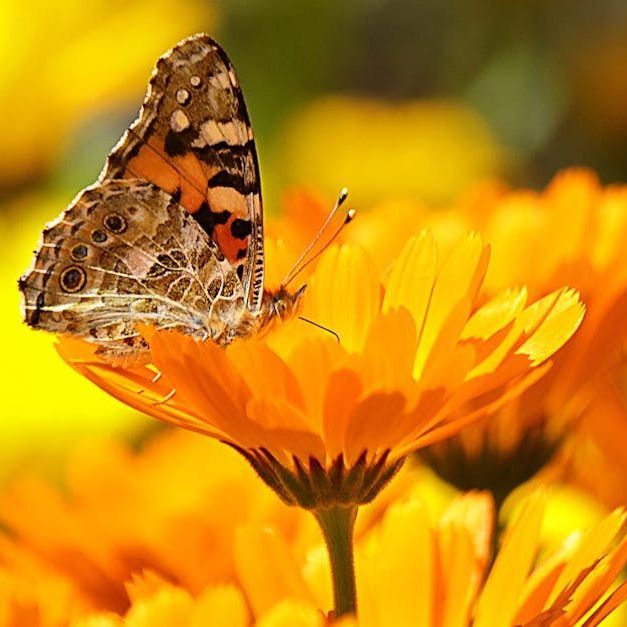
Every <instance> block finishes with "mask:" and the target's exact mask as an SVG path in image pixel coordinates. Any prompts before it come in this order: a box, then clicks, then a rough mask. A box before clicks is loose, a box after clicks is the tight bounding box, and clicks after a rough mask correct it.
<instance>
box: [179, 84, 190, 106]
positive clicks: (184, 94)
mask: <svg viewBox="0 0 627 627" xmlns="http://www.w3.org/2000/svg"><path fill="white" fill-rule="evenodd" d="M191 99H192V96H191V94H190V93H189V91H187V89H184V88H183V87H181V89H177V90H176V101H177V102H178V103H179V104H180V105H186V104H188V103H189V101H190V100H191Z"/></svg>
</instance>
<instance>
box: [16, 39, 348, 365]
mask: <svg viewBox="0 0 627 627" xmlns="http://www.w3.org/2000/svg"><path fill="white" fill-rule="evenodd" d="M339 204H341V203H336V206H339ZM19 287H20V290H21V291H22V294H23V312H24V319H25V321H26V323H27V324H29V325H30V326H32V327H36V328H40V329H44V330H47V331H51V332H54V333H69V334H72V335H75V336H78V337H80V338H83V339H84V340H87V341H89V342H93V343H95V344H97V345H98V352H99V353H100V354H101V355H103V356H105V357H108V358H109V359H111V360H120V359H124V358H139V359H141V358H142V357H145V356H146V355H147V353H148V345H147V344H146V341H145V340H144V338H143V337H142V335H141V334H140V333H139V332H138V330H137V323H138V322H141V323H148V324H152V325H154V326H155V327H157V328H159V329H175V330H178V331H181V332H183V333H186V334H189V335H192V336H194V337H196V338H199V339H203V340H206V339H210V340H213V341H214V342H216V343H218V344H221V345H226V344H229V343H230V342H232V341H233V340H234V339H236V338H238V337H247V336H252V335H255V334H258V333H261V332H262V331H264V330H265V329H267V328H269V327H270V326H271V325H272V324H273V323H274V322H275V321H278V320H284V319H286V318H288V317H290V316H292V315H293V313H294V312H295V310H296V308H297V306H298V302H299V299H300V297H301V294H302V292H303V289H302V288H301V289H299V290H295V291H289V290H288V289H287V287H285V286H282V287H281V288H279V289H278V290H277V291H275V292H269V291H267V290H265V289H264V236H263V209H262V200H261V189H260V177H259V166H258V161H257V154H256V150H255V142H254V138H253V132H252V128H251V125H250V120H249V117H248V113H247V110H246V105H245V103H244V98H243V95H242V91H241V89H240V86H239V82H238V79H237V77H236V75H235V71H234V69H233V66H232V64H231V62H230V60H229V58H228V57H227V55H226V53H225V52H224V50H223V49H222V48H221V47H220V46H219V45H218V44H217V43H216V42H215V41H214V40H212V39H211V38H210V37H209V36H208V35H205V34H198V35H194V36H191V37H189V38H187V39H184V40H183V41H181V42H180V43H179V44H177V45H176V46H175V47H174V48H172V49H171V50H170V51H168V52H167V53H166V54H164V55H163V56H162V57H161V58H160V59H159V60H158V61H157V64H156V67H155V69H154V71H153V74H152V77H151V80H150V82H149V86H148V92H147V95H146V97H145V100H144V103H143V105H142V107H141V109H140V112H139V116H138V118H137V119H136V120H135V121H134V122H133V123H132V124H131V126H130V127H129V128H128V130H127V131H126V132H125V133H124V135H123V136H122V138H121V139H120V141H119V142H118V144H117V145H116V146H115V147H114V148H113V150H112V152H111V153H110V154H109V156H108V158H107V161H106V165H105V167H104V169H103V171H102V173H101V174H100V176H99V178H98V181H97V182H96V183H95V184H94V185H92V186H90V187H88V188H86V189H85V190H83V191H82V192H80V193H79V194H78V196H77V197H76V198H75V199H74V200H73V201H72V203H71V204H70V205H69V206H68V208H67V209H66V210H65V211H64V212H63V213H62V214H61V215H60V216H59V217H58V218H57V219H56V220H55V221H53V222H52V223H50V224H49V225H48V226H47V227H46V228H45V229H44V231H43V234H42V241H41V244H40V247H39V249H38V250H37V251H36V253H35V256H34V259H33V262H32V265H31V268H30V269H29V270H28V271H27V272H26V274H25V275H24V276H22V277H21V279H20V280H19Z"/></svg>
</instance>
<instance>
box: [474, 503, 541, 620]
mask: <svg viewBox="0 0 627 627" xmlns="http://www.w3.org/2000/svg"><path fill="white" fill-rule="evenodd" d="M543 501H544V495H543V494H542V493H534V494H532V495H531V496H530V497H529V498H528V499H527V500H526V501H525V503H524V504H523V505H522V506H521V509H520V511H519V512H518V516H517V517H516V520H515V521H514V522H513V523H512V526H511V527H510V528H509V529H508V532H507V535H506V537H505V540H504V541H503V546H502V547H501V550H500V551H499V554H498V556H497V558H496V560H495V562H494V566H493V567H492V570H491V571H490V575H489V577H488V579H487V581H486V583H485V586H484V588H483V591H482V593H481V596H480V597H479V601H478V603H477V610H476V620H475V623H474V626H475V627H503V625H510V624H511V623H512V620H513V618H514V616H515V615H516V610H517V607H518V603H519V601H520V597H521V594H522V591H523V587H524V583H525V580H526V578H527V574H528V573H529V571H530V570H531V567H532V564H533V560H534V558H535V555H536V551H537V550H538V542H539V539H540V529H541V526H542V517H543V513H544V504H543Z"/></svg>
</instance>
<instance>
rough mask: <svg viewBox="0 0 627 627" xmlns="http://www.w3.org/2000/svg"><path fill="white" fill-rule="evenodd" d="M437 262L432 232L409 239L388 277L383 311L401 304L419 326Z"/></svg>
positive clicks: (434, 275)
mask: <svg viewBox="0 0 627 627" xmlns="http://www.w3.org/2000/svg"><path fill="white" fill-rule="evenodd" d="M437 264H438V251H437V247H436V244H435V240H434V239H433V234H432V233H431V231H422V232H421V233H420V234H419V235H415V236H414V237H412V238H410V239H409V241H408V242H407V243H406V244H405V246H404V247H403V250H402V251H401V253H400V255H399V256H398V258H397V259H396V261H395V262H394V265H393V266H392V269H391V271H390V274H389V276H388V280H387V285H386V291H385V298H384V299H383V313H387V312H388V311H392V310H395V309H399V308H400V307H404V308H405V309H407V311H409V313H410V314H411V315H412V318H413V319H414V323H415V325H416V328H417V329H418V330H421V329H422V325H423V322H424V318H425V314H426V312H427V307H428V306H429V301H430V299H431V291H432V289H433V282H434V281H435V277H436V271H437Z"/></svg>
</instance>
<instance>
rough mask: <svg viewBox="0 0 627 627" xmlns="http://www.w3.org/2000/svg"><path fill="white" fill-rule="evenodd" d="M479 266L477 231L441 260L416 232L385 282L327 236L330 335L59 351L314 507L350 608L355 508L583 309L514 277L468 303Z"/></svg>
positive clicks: (496, 398) (171, 340)
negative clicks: (111, 351)
mask: <svg viewBox="0 0 627 627" xmlns="http://www.w3.org/2000/svg"><path fill="white" fill-rule="evenodd" d="M487 265H488V248H487V247H486V246H484V244H483V242H482V240H481V238H480V237H479V236H478V235H477V234H472V233H471V234H469V235H467V236H466V237H465V238H464V239H463V240H462V241H461V242H460V243H459V244H458V245H457V247H456V248H455V249H454V250H453V251H452V253H451V254H450V255H449V256H448V258H446V259H445V260H443V261H440V260H439V258H438V253H437V246H436V243H435V241H434V239H433V237H432V235H431V234H430V233H429V232H423V233H421V234H420V235H419V236H417V237H415V238H413V239H411V240H410V241H409V242H408V243H407V245H406V246H405V248H404V249H403V251H402V252H401V254H400V256H399V258H398V259H397V260H396V262H395V263H394V265H393V266H392V268H391V270H390V272H389V274H388V275H387V276H386V280H385V282H384V283H383V282H382V281H381V279H380V278H379V276H378V275H377V273H376V272H375V271H374V269H373V265H372V262H371V261H370V259H369V257H368V256H367V255H366V254H365V253H364V252H363V251H362V250H360V249H358V248H356V247H351V246H346V247H343V248H333V249H331V250H329V251H328V252H327V254H326V255H325V257H324V258H323V259H322V260H321V262H320V264H319V265H318V267H317V268H316V270H315V272H314V274H313V275H312V277H311V280H310V281H309V284H308V289H307V292H306V295H305V297H304V304H303V309H302V314H303V316H304V317H306V318H308V319H310V320H313V321H315V322H316V323H317V324H319V325H323V326H324V327H327V328H328V329H332V330H333V332H334V333H336V334H337V336H338V337H339V338H340V342H338V341H337V340H336V339H335V338H334V337H330V334H326V336H323V335H322V332H321V331H320V330H318V329H315V328H311V326H310V325H309V326H306V325H305V324H304V323H302V322H301V321H298V320H294V321H292V322H290V323H286V324H283V325H280V326H279V328H278V329H277V330H276V331H274V332H272V333H270V334H269V335H268V336H267V337H265V338H253V339H250V340H245V341H238V342H235V343H233V344H231V345H229V346H228V347H227V348H226V349H223V348H221V347H219V346H217V345H215V344H213V343H211V342H198V341H195V340H194V339H192V338H191V337H189V336H184V335H181V334H179V333H176V332H169V331H155V330H154V329H150V328H146V329H144V330H143V333H144V335H145V338H146V340H147V341H148V344H149V346H150V351H151V360H152V365H151V366H143V367H135V368H133V367H127V368H125V367H121V366H115V365H112V364H110V363H106V362H104V361H102V360H100V359H98V357H97V356H96V355H95V352H94V350H93V349H92V348H91V347H90V346H88V345H86V344H84V343H77V342H73V341H63V342H62V343H61V345H60V349H59V350H60V353H61V355H62V357H63V358H64V359H65V360H66V361H67V362H68V363H69V364H70V365H71V366H72V367H74V368H75V369H76V370H77V371H79V372H80V373H82V374H83V375H84V376H86V377H87V378H89V379H90V380H92V381H93V382H94V383H96V384H97V385H99V386H100V387H101V388H103V389H104V390H106V391H107V392H109V393H110V394H112V395H114V396H116V397H117V398H119V399H120V400H122V401H123V402H125V403H127V404H128V405H130V406H132V407H135V408H136V409H139V410H141V411H144V412H145V413H147V414H149V415H151V416H154V417H155V418H158V419H160V420H163V421H165V422H168V423H171V424H175V425H178V426H181V427H184V428H187V429H190V430H193V431H197V432H200V433H203V434H205V435H208V436H211V437H214V438H216V439H219V440H221V441H224V442H226V443H228V444H230V445H231V446H232V447H234V448H236V449H237V450H238V451H239V452H240V453H242V455H244V456H245V457H246V458H247V459H248V461H249V462H250V463H251V465H252V466H253V467H254V468H255V470H256V471H257V473H258V474H259V475H260V477H261V478H262V479H263V480H264V481H265V482H266V483H267V484H268V485H269V486H270V487H271V488H272V489H273V490H275V492H277V494H278V495H279V496H280V497H281V498H282V499H283V500H284V501H285V502H286V503H288V504H291V505H298V506H300V507H304V508H307V509H311V510H312V511H313V513H314V515H315V516H316V518H317V520H318V522H319V523H320V525H321V526H322V528H323V530H324V532H325V537H326V539H327V541H328V544H329V549H330V551H331V557H332V564H333V570H334V573H335V574H336V580H335V583H336V610H337V611H338V613H343V612H350V611H353V610H354V603H355V602H354V582H353V581H352V566H351V564H352V544H351V540H350V536H351V534H352V528H353V524H354V519H355V515H356V508H357V506H358V505H360V504H364V503H368V502H369V501H370V500H372V499H373V498H374V496H376V494H377V493H378V492H379V490H380V489H381V488H382V487H383V486H384V485H385V483H386V482H387V481H388V480H389V479H390V478H391V477H392V476H393V475H394V473H395V472H396V471H397V470H398V468H399V467H400V465H401V464H402V461H403V459H404V457H405V456H406V455H407V454H408V453H410V452H411V451H413V450H415V449H417V448H419V447H421V446H425V445H426V444H430V443H432V442H436V441H438V440H441V439H443V438H445V437H447V436H449V435H451V434H452V433H455V432H456V431H457V430H458V429H460V428H461V427H462V426H463V425H465V424H468V423H469V422H472V421H473V420H476V419H478V418H479V417H480V416H482V415H484V414H485V413H486V412H488V411H490V410H493V409H494V408H496V407H498V406H499V405H500V404H502V403H504V402H505V401H506V400H507V399H508V398H511V397H513V396H515V395H516V394H518V393H520V391H522V390H523V389H524V388H525V387H527V386H529V385H530V384H531V383H532V382H533V381H534V380H535V379H537V378H538V377H539V376H540V375H541V374H542V373H543V372H544V370H545V368H544V367H542V364H543V363H544V362H545V361H546V360H547V359H548V358H549V357H550V356H551V355H552V354H553V353H554V352H555V351H556V350H557V349H559V348H560V347H561V345H562V344H563V343H564V342H565V341H566V340H567V339H568V338H569V337H570V336H571V334H572V333H573V332H574V331H575V329H576V328H577V326H578V325H579V323H580V321H581V318H582V315H583V307H582V305H581V303H580V301H579V298H578V295H577V293H576V292H573V291H572V290H568V289H561V290H558V291H556V292H554V293H552V294H550V295H548V296H546V297H545V298H543V299H540V300H538V301H536V302H534V303H532V304H528V302H527V294H526V291H525V290H524V289H518V290H506V291H504V292H503V293H501V294H500V295H499V296H498V297H496V298H495V299H494V300H492V301H491V302H489V303H487V304H486V305H484V306H483V307H481V308H479V309H477V308H476V302H477V298H478V294H479V291H480V287H481V283H482V280H483V278H484V275H485V272H486V270H487ZM327 336H329V337H327ZM155 372H158V373H159V376H158V377H157V376H155ZM453 417H454V418H453ZM452 418H453V419H452ZM338 573H339V575H338ZM342 585H346V586H348V588H345V589H343V590H342V589H339V588H338V586H340V587H341V586H342Z"/></svg>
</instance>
